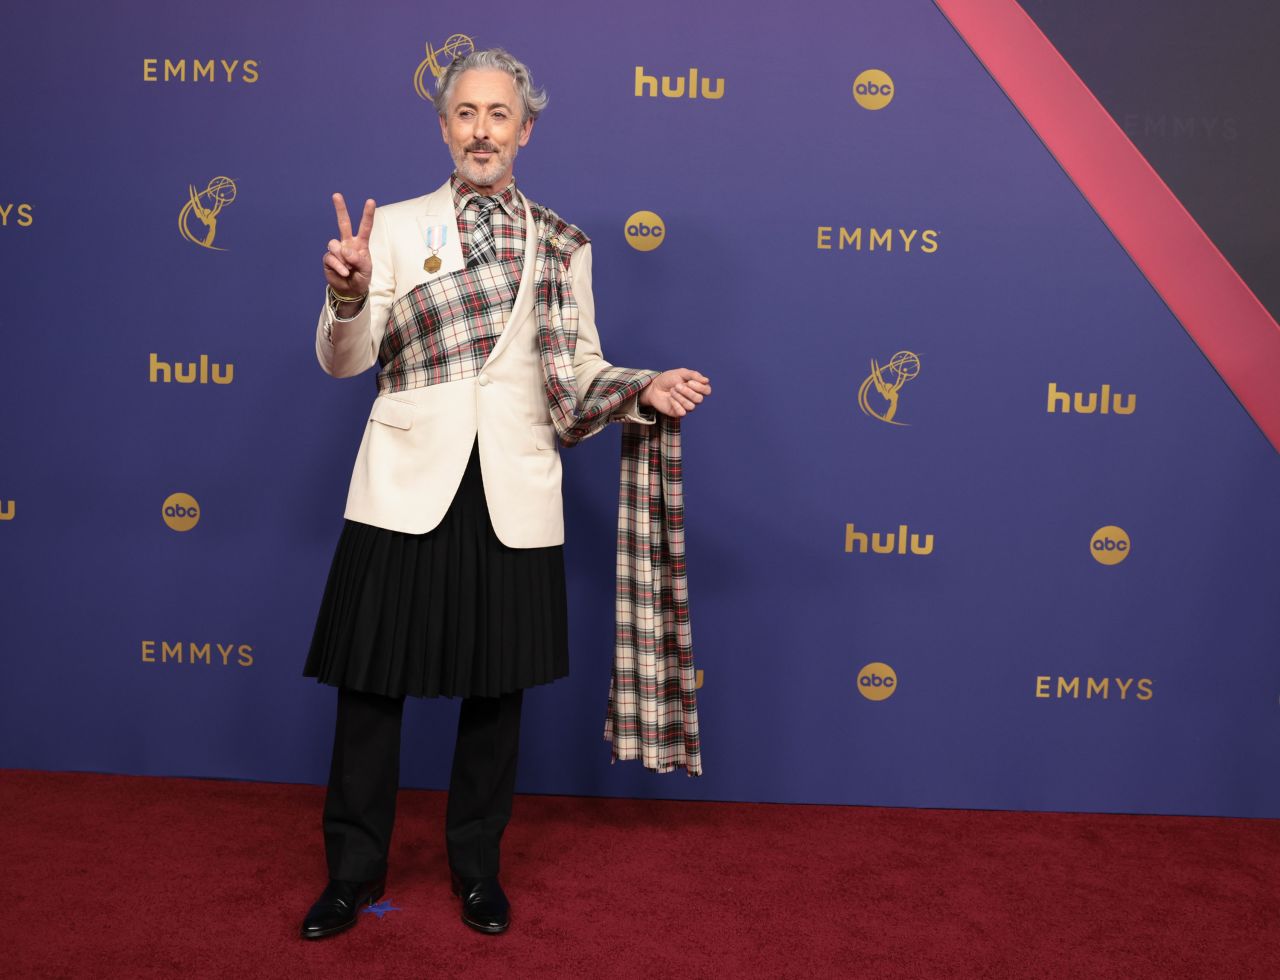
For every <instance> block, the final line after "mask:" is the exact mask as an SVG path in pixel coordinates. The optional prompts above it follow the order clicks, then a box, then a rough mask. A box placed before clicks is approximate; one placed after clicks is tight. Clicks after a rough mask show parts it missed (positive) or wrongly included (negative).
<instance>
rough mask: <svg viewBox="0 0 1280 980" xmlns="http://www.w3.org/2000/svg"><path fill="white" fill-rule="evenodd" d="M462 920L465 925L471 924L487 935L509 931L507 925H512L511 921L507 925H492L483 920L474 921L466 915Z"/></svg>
mask: <svg viewBox="0 0 1280 980" xmlns="http://www.w3.org/2000/svg"><path fill="white" fill-rule="evenodd" d="M462 922H463V924H464V925H466V926H469V927H470V928H472V929H474V930H475V931H476V932H483V933H484V934H485V935H486V936H496V935H498V934H500V933H504V932H506V931H507V926H510V925H511V923H510V922H508V923H507V924H506V925H501V926H490V925H486V924H484V923H482V922H472V921H471V920H470V919H468V918H467V917H466V916H465V915H464V916H463V917H462Z"/></svg>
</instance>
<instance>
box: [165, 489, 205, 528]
mask: <svg viewBox="0 0 1280 980" xmlns="http://www.w3.org/2000/svg"><path fill="white" fill-rule="evenodd" d="M161 514H163V516H164V522H165V523H166V524H168V525H169V527H171V528H172V529H173V530H175V531H190V530H191V529H192V528H193V527H195V526H196V525H197V524H199V523H200V505H199V504H197V503H196V498H195V497H193V496H191V494H189V493H171V494H169V496H168V497H166V498H165V501H164V508H163V509H162V510H161Z"/></svg>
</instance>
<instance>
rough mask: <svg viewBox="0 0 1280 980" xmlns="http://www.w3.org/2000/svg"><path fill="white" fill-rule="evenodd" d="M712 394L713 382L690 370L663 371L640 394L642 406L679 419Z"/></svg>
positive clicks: (674, 369)
mask: <svg viewBox="0 0 1280 980" xmlns="http://www.w3.org/2000/svg"><path fill="white" fill-rule="evenodd" d="M709 394H711V382H710V381H709V380H708V379H707V378H706V376H705V375H703V374H700V373H699V372H697V371H691V370H690V369H689V368H673V369H672V370H670V371H663V372H662V373H661V374H660V375H658V376H657V377H656V378H654V379H653V380H652V381H650V382H649V386H648V387H647V388H645V389H644V391H642V392H640V398H639V401H640V404H641V405H648V406H650V407H652V408H654V409H655V410H657V411H659V412H661V413H662V414H663V415H674V416H675V417H676V418H679V417H680V416H682V415H687V414H689V413H690V412H692V411H693V410H694V408H695V407H697V406H698V405H699V404H701V402H702V399H704V398H706V397H707V396H708V395H709Z"/></svg>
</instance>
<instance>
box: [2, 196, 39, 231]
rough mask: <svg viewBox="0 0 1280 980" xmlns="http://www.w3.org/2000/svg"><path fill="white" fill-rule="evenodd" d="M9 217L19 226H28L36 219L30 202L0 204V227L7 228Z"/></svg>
mask: <svg viewBox="0 0 1280 980" xmlns="http://www.w3.org/2000/svg"><path fill="white" fill-rule="evenodd" d="M10 218H12V219H13V224H14V225H16V226H17V227H19V228H30V227H31V226H32V225H33V224H35V221H36V217H35V214H34V212H33V210H32V207H31V205H30V204H14V203H12V202H10V203H9V204H0V228H8V227H9V219H10Z"/></svg>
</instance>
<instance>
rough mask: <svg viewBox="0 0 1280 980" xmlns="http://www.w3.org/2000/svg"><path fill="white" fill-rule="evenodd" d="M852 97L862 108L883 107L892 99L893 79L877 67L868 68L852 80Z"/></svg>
mask: <svg viewBox="0 0 1280 980" xmlns="http://www.w3.org/2000/svg"><path fill="white" fill-rule="evenodd" d="M853 97H854V99H856V100H857V102H858V105H860V106H862V108H864V109H883V108H884V107H885V106H887V105H888V104H889V103H890V102H892V101H893V79H892V78H890V77H889V76H888V75H886V74H885V73H884V72H882V71H881V70H880V69H879V68H868V69H867V70H866V71H864V72H863V73H862V74H861V75H859V76H858V77H857V78H855V79H854V80H853Z"/></svg>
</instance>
